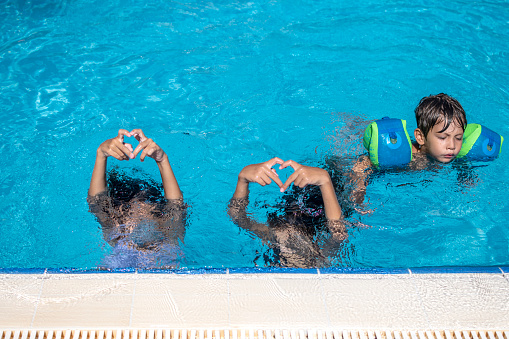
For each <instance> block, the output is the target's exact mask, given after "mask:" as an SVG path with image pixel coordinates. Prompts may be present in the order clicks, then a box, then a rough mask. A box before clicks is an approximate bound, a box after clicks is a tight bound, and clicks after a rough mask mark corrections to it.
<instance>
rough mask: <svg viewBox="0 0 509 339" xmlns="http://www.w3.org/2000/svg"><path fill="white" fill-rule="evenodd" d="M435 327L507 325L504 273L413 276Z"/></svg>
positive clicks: (508, 289)
mask: <svg viewBox="0 0 509 339" xmlns="http://www.w3.org/2000/svg"><path fill="white" fill-rule="evenodd" d="M414 278H415V283H416V286H417V289H418V291H419V294H420V297H421V298H422V301H423V305H424V309H425V310H426V313H427V315H428V318H429V319H430V325H431V326H432V327H435V328H469V329H486V328H506V327H507V325H508V324H509V283H508V282H507V280H506V279H505V278H504V277H503V275H501V274H425V275H421V274H419V275H414Z"/></svg>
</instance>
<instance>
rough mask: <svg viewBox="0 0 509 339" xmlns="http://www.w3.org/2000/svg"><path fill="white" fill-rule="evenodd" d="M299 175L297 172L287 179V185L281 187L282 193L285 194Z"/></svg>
mask: <svg viewBox="0 0 509 339" xmlns="http://www.w3.org/2000/svg"><path fill="white" fill-rule="evenodd" d="M298 176H299V175H298V174H297V173H296V172H293V173H292V175H290V176H289V177H288V179H286V181H285V183H284V184H283V185H282V186H281V189H280V191H281V192H284V191H286V189H287V188H288V187H290V185H291V184H292V183H293V181H294V180H295V179H296V178H297V177H298Z"/></svg>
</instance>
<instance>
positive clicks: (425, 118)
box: [412, 93, 467, 163]
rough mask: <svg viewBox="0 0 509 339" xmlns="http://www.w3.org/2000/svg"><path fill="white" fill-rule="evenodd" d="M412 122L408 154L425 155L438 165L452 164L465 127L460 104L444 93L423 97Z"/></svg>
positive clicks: (465, 123) (464, 116)
mask: <svg viewBox="0 0 509 339" xmlns="http://www.w3.org/2000/svg"><path fill="white" fill-rule="evenodd" d="M415 119H416V120H417V128H416V129H415V131H414V136H415V142H414V143H413V145H412V146H413V147H412V153H414V154H415V153H417V154H426V155H427V156H428V157H429V158H431V159H434V160H436V161H439V162H442V163H449V162H451V161H453V160H454V159H455V158H456V156H457V155H458V153H459V151H460V150H461V145H462V143H463V133H464V132H465V127H467V117H466V115H465V111H464V110H463V107H461V105H460V103H459V102H458V101H457V100H456V99H454V98H453V97H450V96H448V95H447V94H444V93H440V94H437V95H431V96H428V97H424V98H422V99H421V101H420V102H419V105H417V108H416V109H415Z"/></svg>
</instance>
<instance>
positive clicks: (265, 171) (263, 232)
mask: <svg viewBox="0 0 509 339" xmlns="http://www.w3.org/2000/svg"><path fill="white" fill-rule="evenodd" d="M282 163H283V160H281V159H279V158H273V159H271V160H269V161H266V162H263V163H259V164H252V165H248V166H246V167H244V168H243V169H242V171H240V173H239V177H238V180H237V187H236V188H235V192H234V193H233V198H232V199H231V200H230V204H229V205H228V214H229V215H230V217H231V218H232V220H233V222H235V223H236V224H237V225H238V226H240V227H241V228H243V229H245V230H247V231H250V232H253V233H254V234H255V235H257V236H258V237H259V238H260V239H262V240H264V241H269V240H271V234H270V231H269V228H268V227H267V225H265V224H262V223H258V222H256V221H255V220H253V219H251V218H250V217H249V216H248V214H247V212H246V208H247V205H248V202H249V200H248V198H249V184H250V183H252V182H255V183H258V184H260V185H262V186H265V185H269V184H271V183H272V181H274V182H276V184H277V185H278V186H279V187H281V186H282V185H283V183H282V182H281V180H280V179H279V176H278V175H277V173H276V171H275V170H274V169H273V168H272V166H274V165H275V164H282Z"/></svg>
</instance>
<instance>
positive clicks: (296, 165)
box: [279, 160, 300, 171]
mask: <svg viewBox="0 0 509 339" xmlns="http://www.w3.org/2000/svg"><path fill="white" fill-rule="evenodd" d="M288 166H290V167H292V168H293V170H294V171H296V170H297V169H298V168H299V167H300V164H299V163H296V162H295V161H293V160H286V161H285V162H283V163H282V164H281V166H279V169H284V168H287V167H288Z"/></svg>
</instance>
